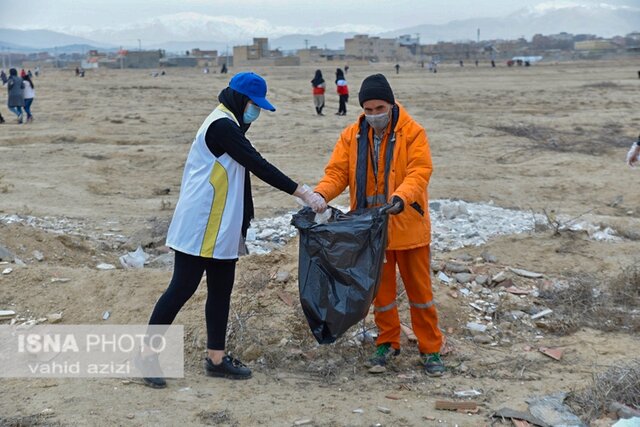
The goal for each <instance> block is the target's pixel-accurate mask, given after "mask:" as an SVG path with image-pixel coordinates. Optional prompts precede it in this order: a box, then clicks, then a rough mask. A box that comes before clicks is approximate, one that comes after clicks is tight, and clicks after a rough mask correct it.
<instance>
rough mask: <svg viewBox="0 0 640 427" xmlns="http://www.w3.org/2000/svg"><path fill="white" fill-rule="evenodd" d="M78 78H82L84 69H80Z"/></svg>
mask: <svg viewBox="0 0 640 427" xmlns="http://www.w3.org/2000/svg"><path fill="white" fill-rule="evenodd" d="M80 77H84V68H82V67H80Z"/></svg>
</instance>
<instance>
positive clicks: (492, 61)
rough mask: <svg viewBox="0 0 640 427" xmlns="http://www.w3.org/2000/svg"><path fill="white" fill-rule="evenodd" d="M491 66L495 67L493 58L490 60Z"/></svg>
mask: <svg viewBox="0 0 640 427" xmlns="http://www.w3.org/2000/svg"><path fill="white" fill-rule="evenodd" d="M491 68H496V61H494V60H493V59H492V60H491Z"/></svg>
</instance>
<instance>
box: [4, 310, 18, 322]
mask: <svg viewBox="0 0 640 427" xmlns="http://www.w3.org/2000/svg"><path fill="white" fill-rule="evenodd" d="M15 315H16V312H15V311H13V310H0V320H2V319H11V318H12V317H13V316H15Z"/></svg>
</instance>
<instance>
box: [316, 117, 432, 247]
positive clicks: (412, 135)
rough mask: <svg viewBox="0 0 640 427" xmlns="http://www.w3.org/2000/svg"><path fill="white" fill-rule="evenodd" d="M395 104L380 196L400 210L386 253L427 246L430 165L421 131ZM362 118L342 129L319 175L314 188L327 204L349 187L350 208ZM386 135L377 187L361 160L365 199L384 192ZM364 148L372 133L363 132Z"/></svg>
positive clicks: (353, 204)
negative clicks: (390, 157)
mask: <svg viewBox="0 0 640 427" xmlns="http://www.w3.org/2000/svg"><path fill="white" fill-rule="evenodd" d="M397 105H398V107H399V114H398V122H397V124H396V127H395V137H396V142H395V146H394V150H393V163H392V165H391V169H390V171H389V185H388V191H387V192H388V193H389V194H387V195H385V197H384V198H385V200H387V201H389V200H391V198H392V197H393V196H399V197H400V198H402V200H403V201H404V210H403V211H402V212H401V213H400V214H398V215H391V218H390V221H389V239H388V246H387V249H389V250H402V249H412V248H417V247H420V246H426V245H428V244H430V243H431V221H430V220H429V205H428V204H427V201H428V194H427V187H428V185H429V178H430V177H431V172H432V171H433V166H432V163H431V151H430V149H429V141H428V140H427V134H426V132H425V130H424V128H423V127H422V126H420V125H419V124H418V123H417V122H416V121H415V120H413V118H412V117H411V116H410V115H409V114H408V113H407V112H406V110H405V109H404V108H403V107H402V105H400V104H397ZM363 116H364V114H363V115H361V116H360V117H359V118H358V120H357V121H356V122H355V123H353V124H351V125H350V126H348V127H347V128H346V129H344V130H343V131H342V134H341V135H340V138H339V139H338V142H337V144H336V146H335V148H334V150H333V154H332V155H331V159H330V160H329V163H328V164H327V166H326V168H325V175H324V177H323V178H322V179H321V180H320V182H319V183H318V185H317V187H316V188H315V191H317V192H318V193H320V194H321V195H322V196H323V197H324V198H325V200H327V202H328V201H331V200H333V199H334V198H336V197H337V196H339V195H340V194H341V193H342V192H343V191H344V189H345V188H346V187H347V186H349V195H350V201H351V209H355V208H356V166H357V159H358V150H357V147H358V133H359V128H360V120H361V119H362V117H363ZM388 127H390V125H389V126H388ZM388 136H389V129H387V131H386V135H385V137H384V140H383V141H382V144H381V146H380V155H379V162H378V187H377V188H376V185H375V180H374V176H373V167H372V165H371V161H368V162H367V165H368V171H367V187H366V195H367V196H374V195H376V194H383V193H384V163H385V158H384V153H385V149H386V146H387V140H388ZM369 147H370V149H372V148H371V147H373V134H372V132H370V134H369ZM377 204H378V205H379V204H380V203H377Z"/></svg>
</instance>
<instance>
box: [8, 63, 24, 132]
mask: <svg viewBox="0 0 640 427" xmlns="http://www.w3.org/2000/svg"><path fill="white" fill-rule="evenodd" d="M7 90H8V92H9V99H8V101H7V106H8V107H9V110H11V111H12V112H13V113H14V114H15V115H16V116H18V123H22V117H23V114H22V107H24V94H23V91H24V82H23V81H22V79H21V78H20V77H18V70H16V69H15V68H12V69H10V70H9V78H8V79H7Z"/></svg>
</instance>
